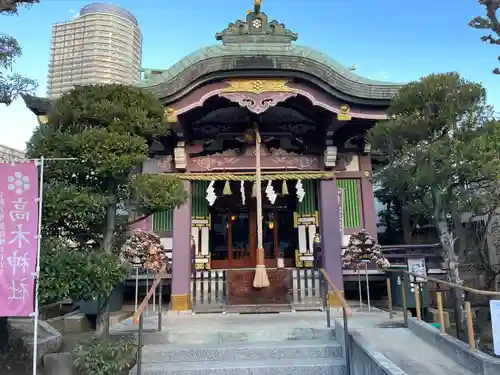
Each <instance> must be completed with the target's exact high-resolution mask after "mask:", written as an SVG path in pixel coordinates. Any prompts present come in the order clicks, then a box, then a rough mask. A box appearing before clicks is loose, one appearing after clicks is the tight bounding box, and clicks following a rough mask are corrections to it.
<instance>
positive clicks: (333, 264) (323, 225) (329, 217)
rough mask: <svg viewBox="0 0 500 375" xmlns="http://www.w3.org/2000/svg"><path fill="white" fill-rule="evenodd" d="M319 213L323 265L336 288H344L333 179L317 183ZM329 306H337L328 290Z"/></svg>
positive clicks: (334, 182) (335, 300)
mask: <svg viewBox="0 0 500 375" xmlns="http://www.w3.org/2000/svg"><path fill="white" fill-rule="evenodd" d="M319 207H320V210H319V214H320V221H319V224H320V234H321V245H322V246H323V267H324V269H325V270H326V272H327V273H328V276H329V277H330V279H331V280H332V281H333V283H334V284H335V286H336V287H337V288H338V290H341V291H343V290H344V278H343V275H342V256H341V255H342V249H341V244H342V238H341V236H342V235H341V232H340V220H339V214H340V212H339V204H338V190H337V184H336V181H335V180H321V181H320V183H319ZM329 302H330V306H332V307H337V306H339V303H338V299H337V298H336V296H335V294H334V293H330V292H329Z"/></svg>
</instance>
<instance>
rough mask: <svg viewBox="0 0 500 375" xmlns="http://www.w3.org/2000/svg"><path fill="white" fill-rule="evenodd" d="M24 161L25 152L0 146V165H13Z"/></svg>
mask: <svg viewBox="0 0 500 375" xmlns="http://www.w3.org/2000/svg"><path fill="white" fill-rule="evenodd" d="M21 160H24V151H20V150H16V149H14V148H11V147H7V146H4V145H0V163H12V162H17V161H21Z"/></svg>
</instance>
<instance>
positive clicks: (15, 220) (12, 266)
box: [0, 162, 38, 317]
mask: <svg viewBox="0 0 500 375" xmlns="http://www.w3.org/2000/svg"><path fill="white" fill-rule="evenodd" d="M37 232H38V171H37V167H36V165H35V163H34V162H27V163H17V164H7V163H0V317H5V316H11V317H27V316H29V315H30V314H32V313H33V312H34V300H35V292H34V291H35V269H36V260H37V251H38V242H37V238H38V237H37V234H38V233H37Z"/></svg>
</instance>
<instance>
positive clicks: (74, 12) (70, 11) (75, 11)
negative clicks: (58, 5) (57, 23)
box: [69, 9, 80, 19]
mask: <svg viewBox="0 0 500 375" xmlns="http://www.w3.org/2000/svg"><path fill="white" fill-rule="evenodd" d="M69 13H70V14H71V17H72V19H75V18H78V16H79V15H80V12H78V11H77V10H75V9H70V10H69Z"/></svg>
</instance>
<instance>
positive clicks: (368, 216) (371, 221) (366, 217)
mask: <svg viewBox="0 0 500 375" xmlns="http://www.w3.org/2000/svg"><path fill="white" fill-rule="evenodd" d="M360 166H361V170H362V171H363V172H365V176H364V177H362V178H361V202H362V205H361V207H362V209H363V227H364V228H365V229H366V230H367V231H368V233H370V234H371V235H372V236H373V238H375V239H377V212H376V210H375V196H374V195H373V185H372V182H371V181H370V177H369V176H371V174H372V161H371V157H370V155H363V156H361V157H360ZM366 174H367V175H368V176H367V175H366Z"/></svg>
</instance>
